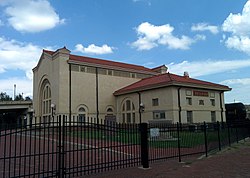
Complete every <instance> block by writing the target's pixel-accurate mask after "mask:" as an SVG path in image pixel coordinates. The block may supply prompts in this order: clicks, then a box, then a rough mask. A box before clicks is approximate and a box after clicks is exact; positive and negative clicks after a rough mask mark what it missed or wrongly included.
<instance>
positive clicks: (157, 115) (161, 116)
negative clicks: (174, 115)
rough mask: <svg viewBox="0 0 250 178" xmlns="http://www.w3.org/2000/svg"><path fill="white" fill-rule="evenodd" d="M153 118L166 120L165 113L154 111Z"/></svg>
mask: <svg viewBox="0 0 250 178" xmlns="http://www.w3.org/2000/svg"><path fill="white" fill-rule="evenodd" d="M153 118H154V119H165V118H166V115H165V111H154V112H153Z"/></svg>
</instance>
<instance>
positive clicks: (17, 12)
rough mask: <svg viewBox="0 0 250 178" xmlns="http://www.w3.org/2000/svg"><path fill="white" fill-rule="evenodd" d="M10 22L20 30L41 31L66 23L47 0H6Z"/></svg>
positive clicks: (6, 11)
mask: <svg viewBox="0 0 250 178" xmlns="http://www.w3.org/2000/svg"><path fill="white" fill-rule="evenodd" d="M0 5H2V6H6V9H5V14H6V15H7V18H8V22H9V24H10V25H11V26H12V27H13V28H14V29H16V30H17V31H20V32H40V31H44V30H48V29H51V28H54V27H55V26H57V25H59V24H63V23H64V21H65V20H64V19H60V17H59V15H58V14H57V13H56V12H55V9H54V8H53V7H52V6H51V4H50V3H49V1H47V0H36V1H35V0H18V1H9V2H8V1H5V2H4V3H2V4H0Z"/></svg>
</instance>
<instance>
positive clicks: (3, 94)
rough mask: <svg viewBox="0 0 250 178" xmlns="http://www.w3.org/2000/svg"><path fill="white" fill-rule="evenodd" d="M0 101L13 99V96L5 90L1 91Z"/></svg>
mask: <svg viewBox="0 0 250 178" xmlns="http://www.w3.org/2000/svg"><path fill="white" fill-rule="evenodd" d="M0 101H12V98H11V97H10V96H9V95H7V94H6V93H5V92H1V93H0Z"/></svg>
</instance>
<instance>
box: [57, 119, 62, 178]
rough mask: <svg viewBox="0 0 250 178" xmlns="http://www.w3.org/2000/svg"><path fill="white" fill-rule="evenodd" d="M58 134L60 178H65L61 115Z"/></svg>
mask: <svg viewBox="0 0 250 178" xmlns="http://www.w3.org/2000/svg"><path fill="white" fill-rule="evenodd" d="M58 134H59V143H58V149H59V150H58V152H59V154H58V177H59V178H62V177H63V171H62V170H63V168H62V158H63V156H62V154H63V153H62V116H61V115H59V127H58Z"/></svg>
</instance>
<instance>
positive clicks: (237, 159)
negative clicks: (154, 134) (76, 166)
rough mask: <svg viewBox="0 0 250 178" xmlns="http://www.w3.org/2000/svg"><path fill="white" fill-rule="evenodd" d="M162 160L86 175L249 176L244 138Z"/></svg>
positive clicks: (249, 162)
mask: <svg viewBox="0 0 250 178" xmlns="http://www.w3.org/2000/svg"><path fill="white" fill-rule="evenodd" d="M182 161H183V162H182V163H179V162H178V159H172V160H166V161H161V162H156V163H152V164H150V169H147V170H143V169H140V168H137V167H133V168H125V169H119V170H114V171H109V172H104V173H99V174H96V175H91V176H84V177H90V178H100V177H104V178H105V177H107V178H108V177H113V178H151V177H152V178H155V177H159V178H163V177H181V178H183V177H184V178H185V177H187V178H190V177H193V178H196V177H197V178H200V177H202V178H206V177H209V178H215V177H223V178H227V177H232V178H235V177H237V178H238V177H244V178H245V177H249V178H250V140H249V139H246V140H245V141H241V142H240V143H238V144H233V145H232V146H231V147H227V148H225V149H223V150H222V151H220V152H217V153H215V154H210V155H209V156H208V157H199V158H197V157H187V158H183V159H182Z"/></svg>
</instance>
